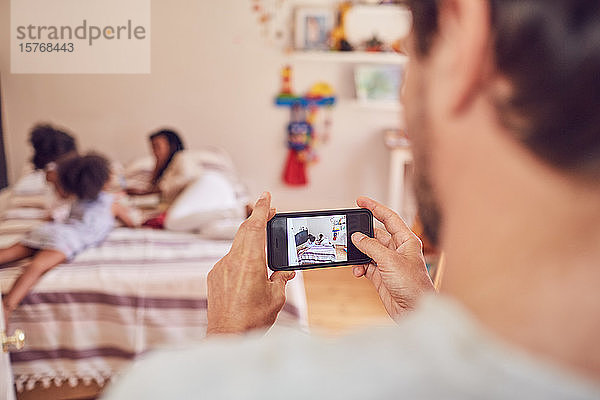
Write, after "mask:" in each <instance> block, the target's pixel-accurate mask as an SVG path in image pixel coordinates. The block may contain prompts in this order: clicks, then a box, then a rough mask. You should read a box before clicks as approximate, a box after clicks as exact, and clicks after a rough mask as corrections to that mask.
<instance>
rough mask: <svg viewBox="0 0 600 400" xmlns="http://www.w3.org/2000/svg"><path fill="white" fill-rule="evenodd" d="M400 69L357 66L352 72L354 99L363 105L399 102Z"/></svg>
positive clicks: (387, 66)
mask: <svg viewBox="0 0 600 400" xmlns="http://www.w3.org/2000/svg"><path fill="white" fill-rule="evenodd" d="M402 70H403V69H402V67H401V66H391V65H385V66H384V65H382V66H379V65H359V66H357V67H356V68H355V70H354V80H355V87H356V98H357V100H358V101H360V102H363V103H368V102H393V103H396V102H398V101H399V97H400V87H401V85H402Z"/></svg>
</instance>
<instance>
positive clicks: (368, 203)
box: [356, 197, 414, 246]
mask: <svg viewBox="0 0 600 400" xmlns="http://www.w3.org/2000/svg"><path fill="white" fill-rule="evenodd" d="M356 204H358V206H359V207H362V208H366V209H368V210H371V212H372V213H373V216H374V217H375V218H377V219H378V220H379V221H381V222H382V223H383V224H384V225H385V228H386V229H387V230H388V232H389V233H390V234H391V235H392V237H393V238H394V240H395V241H396V245H397V246H399V245H401V244H402V243H404V242H406V241H407V240H410V239H411V238H412V237H413V235H414V234H413V232H412V231H411V230H410V228H409V227H408V226H407V225H406V224H405V223H404V221H403V220H402V218H400V216H399V215H398V214H396V213H395V212H394V211H393V210H391V209H390V208H387V207H386V206H384V205H383V204H381V203H378V202H377V201H375V200H373V199H370V198H368V197H359V198H358V200H357V201H356Z"/></svg>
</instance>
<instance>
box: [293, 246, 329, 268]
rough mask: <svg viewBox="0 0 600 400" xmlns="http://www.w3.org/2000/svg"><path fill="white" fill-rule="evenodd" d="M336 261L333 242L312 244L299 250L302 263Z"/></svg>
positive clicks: (299, 260) (299, 259) (299, 258)
mask: <svg viewBox="0 0 600 400" xmlns="http://www.w3.org/2000/svg"><path fill="white" fill-rule="evenodd" d="M334 261H335V247H334V246H333V245H331V244H311V245H309V246H308V247H306V248H305V249H303V250H300V251H299V252H298V262H299V263H300V265H306V264H317V263H324V262H334Z"/></svg>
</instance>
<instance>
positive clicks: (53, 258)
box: [2, 250, 66, 321]
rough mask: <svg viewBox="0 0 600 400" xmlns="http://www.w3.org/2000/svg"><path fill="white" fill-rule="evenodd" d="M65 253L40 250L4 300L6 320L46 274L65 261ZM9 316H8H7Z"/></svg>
mask: <svg viewBox="0 0 600 400" xmlns="http://www.w3.org/2000/svg"><path fill="white" fill-rule="evenodd" d="M65 259H66V257H65V255H64V253H63V252H61V251H58V250H40V251H39V252H38V253H37V254H36V255H35V257H33V260H31V263H30V264H29V265H28V266H27V267H25V271H24V272H23V273H22V274H21V276H20V277H19V278H17V280H16V281H15V283H14V284H13V286H12V288H11V289H10V291H9V292H8V294H7V295H6V296H5V297H4V298H3V299H2V302H3V303H4V312H5V316H4V317H5V318H6V320H7V321H8V315H9V314H10V313H11V312H12V311H13V310H14V309H15V308H17V306H18V305H19V303H20V302H21V300H23V298H24V297H25V296H26V295H27V293H29V290H30V289H31V288H32V287H33V285H35V284H36V282H37V281H38V280H39V279H40V277H41V276H42V275H44V273H46V272H47V271H48V270H50V269H52V268H54V267H56V266H57V265H58V264H60V263H61V262H63V261H65ZM7 314H8V315H7Z"/></svg>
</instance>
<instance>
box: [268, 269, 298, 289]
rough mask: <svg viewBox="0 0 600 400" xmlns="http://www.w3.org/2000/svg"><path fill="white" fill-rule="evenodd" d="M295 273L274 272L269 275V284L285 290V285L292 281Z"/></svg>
mask: <svg viewBox="0 0 600 400" xmlns="http://www.w3.org/2000/svg"><path fill="white" fill-rule="evenodd" d="M295 276H296V272H294V271H276V272H273V273H272V274H271V278H270V279H271V282H273V283H274V284H275V285H276V286H279V287H282V288H285V284H286V283H287V282H288V281H290V280H292V279H294V277H295Z"/></svg>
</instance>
